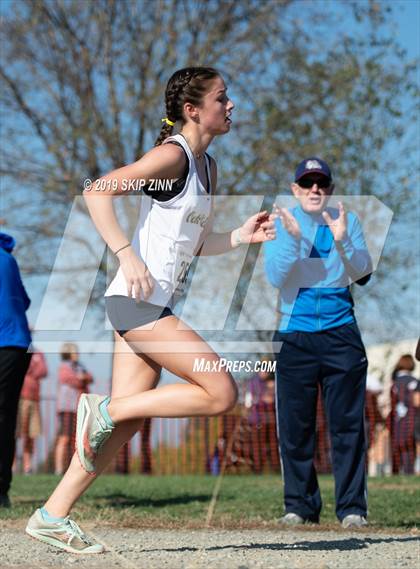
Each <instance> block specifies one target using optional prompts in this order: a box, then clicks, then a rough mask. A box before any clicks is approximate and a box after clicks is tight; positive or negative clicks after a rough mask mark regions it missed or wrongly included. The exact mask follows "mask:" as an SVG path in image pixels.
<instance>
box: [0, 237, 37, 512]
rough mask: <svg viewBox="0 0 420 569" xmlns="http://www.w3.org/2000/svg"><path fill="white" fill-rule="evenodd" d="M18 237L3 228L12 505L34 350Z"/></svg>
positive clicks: (4, 431)
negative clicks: (19, 421)
mask: <svg viewBox="0 0 420 569" xmlns="http://www.w3.org/2000/svg"><path fill="white" fill-rule="evenodd" d="M14 246H15V240H14V239H13V237H11V236H10V235H7V234H6V233H1V232H0V507H9V506H10V501H9V496H8V492H9V488H10V483H11V480H12V464H13V458H14V454H15V429H16V416H17V410H18V402H19V395H20V391H21V389H22V384H23V380H24V378H25V374H26V371H27V369H28V366H29V363H30V360H31V354H30V353H28V351H27V350H28V346H29V344H30V343H31V334H30V331H29V327H28V321H27V320H26V314H25V312H26V310H27V309H28V307H29V304H30V302H31V301H30V299H29V297H28V295H27V294H26V291H25V288H24V286H23V284H22V280H21V278H20V273H19V267H18V264H17V262H16V260H15V258H14V257H13V255H12V251H13V248H14Z"/></svg>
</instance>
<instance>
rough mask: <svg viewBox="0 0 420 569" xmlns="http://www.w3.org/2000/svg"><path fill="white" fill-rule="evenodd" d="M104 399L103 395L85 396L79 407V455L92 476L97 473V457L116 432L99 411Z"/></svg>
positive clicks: (77, 431) (77, 432)
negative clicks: (113, 432)
mask: <svg viewBox="0 0 420 569" xmlns="http://www.w3.org/2000/svg"><path fill="white" fill-rule="evenodd" d="M104 399H106V397H105V396H103V395H86V394H83V395H81V396H80V399H79V405H78V406H77V427H76V447H77V453H78V455H79V459H80V462H81V464H82V466H83V468H84V469H85V470H86V472H89V473H91V474H93V473H94V472H95V461H96V457H97V456H98V454H100V452H101V450H102V448H103V445H104V444H105V442H106V441H107V440H108V439H109V437H110V436H111V433H112V431H113V430H114V427H111V426H110V425H109V424H108V423H107V422H106V420H105V418H104V417H103V415H102V413H101V410H100V409H99V405H100V404H101V403H102V401H104Z"/></svg>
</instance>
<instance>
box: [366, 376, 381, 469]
mask: <svg viewBox="0 0 420 569" xmlns="http://www.w3.org/2000/svg"><path fill="white" fill-rule="evenodd" d="M382 391H383V388H382V383H381V381H380V379H379V378H378V376H377V375H376V374H375V373H372V372H370V373H368V374H367V378H366V403H365V429H366V441H367V446H368V472H369V474H370V475H371V476H377V475H381V474H383V473H384V472H383V466H384V465H383V461H381V462H379V463H378V461H377V455H378V452H377V447H376V444H377V442H378V440H382V437H381V436H380V433H381V432H382V430H383V425H384V418H383V417H382V414H381V412H380V409H379V404H378V396H379V395H380V394H381V393H382Z"/></svg>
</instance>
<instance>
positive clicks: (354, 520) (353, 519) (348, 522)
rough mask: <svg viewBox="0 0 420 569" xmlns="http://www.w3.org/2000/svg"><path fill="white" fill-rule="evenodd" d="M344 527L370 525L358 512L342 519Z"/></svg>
mask: <svg viewBox="0 0 420 569" xmlns="http://www.w3.org/2000/svg"><path fill="white" fill-rule="evenodd" d="M341 525H342V526H343V528H344V529H351V528H363V527H366V526H367V525H368V523H367V520H366V518H364V517H363V516H359V515H357V514H349V515H348V516H346V517H345V518H343V520H342V521H341Z"/></svg>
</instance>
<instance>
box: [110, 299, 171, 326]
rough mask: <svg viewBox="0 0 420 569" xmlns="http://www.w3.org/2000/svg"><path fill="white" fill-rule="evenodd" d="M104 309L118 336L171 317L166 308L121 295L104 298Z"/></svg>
mask: <svg viewBox="0 0 420 569" xmlns="http://www.w3.org/2000/svg"><path fill="white" fill-rule="evenodd" d="M105 307H106V312H107V314H108V318H109V320H110V322H111V324H112V326H113V328H114V330H116V331H117V332H118V334H119V335H120V336H124V334H125V333H126V332H128V331H129V330H134V328H138V327H139V326H144V325H145V324H150V322H155V321H156V320H160V319H161V318H165V317H166V316H172V315H173V312H172V310H171V309H170V308H168V307H167V306H158V305H157V304H152V303H150V302H145V301H144V300H141V301H139V302H136V301H135V300H134V298H129V297H128V296H121V295H114V296H106V297H105Z"/></svg>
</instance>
